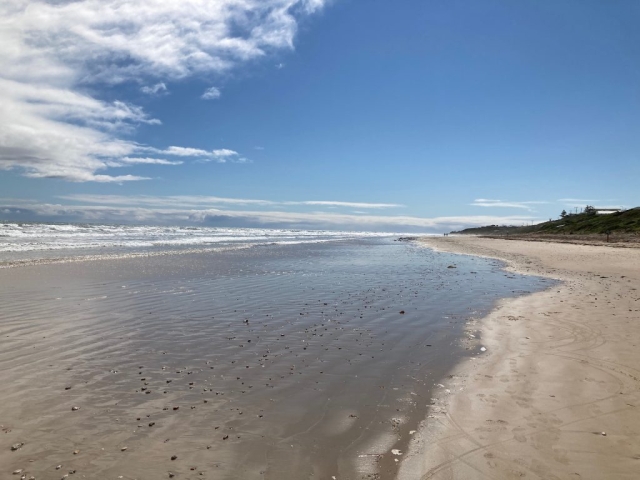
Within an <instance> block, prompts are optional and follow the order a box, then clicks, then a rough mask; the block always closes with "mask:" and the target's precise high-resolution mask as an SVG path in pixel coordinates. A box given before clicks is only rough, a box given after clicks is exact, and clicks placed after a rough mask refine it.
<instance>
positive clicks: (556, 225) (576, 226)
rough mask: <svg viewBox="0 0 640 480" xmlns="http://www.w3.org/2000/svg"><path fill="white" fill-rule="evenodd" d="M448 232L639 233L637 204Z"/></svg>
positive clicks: (638, 208)
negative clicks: (536, 221) (544, 219)
mask: <svg viewBox="0 0 640 480" xmlns="http://www.w3.org/2000/svg"><path fill="white" fill-rule="evenodd" d="M451 233H457V234H471V235H514V234H515V235H526V234H551V235H574V234H576V235H594V234H599V235H606V234H607V233H609V234H614V233H615V234H622V233H624V234H636V235H640V207H636V208H631V209H629V210H623V211H619V212H613V213H606V214H602V213H598V211H597V210H596V209H594V208H593V207H587V208H585V209H584V211H583V212H582V213H578V214H568V213H567V212H566V211H563V212H562V214H561V216H560V218H559V219H558V220H549V221H548V222H542V223H538V224H534V225H524V226H515V225H487V226H484V227H474V228H466V229H464V230H460V231H457V232H451Z"/></svg>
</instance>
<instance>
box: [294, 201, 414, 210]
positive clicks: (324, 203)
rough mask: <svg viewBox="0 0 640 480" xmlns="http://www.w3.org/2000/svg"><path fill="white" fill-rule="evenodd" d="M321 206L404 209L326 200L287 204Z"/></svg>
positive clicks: (388, 205)
mask: <svg viewBox="0 0 640 480" xmlns="http://www.w3.org/2000/svg"><path fill="white" fill-rule="evenodd" d="M296 204H297V205H321V206H329V207H353V208H394V207H404V205H400V204H397V203H359V202H333V201H326V200H308V201H305V202H289V203H287V205H296Z"/></svg>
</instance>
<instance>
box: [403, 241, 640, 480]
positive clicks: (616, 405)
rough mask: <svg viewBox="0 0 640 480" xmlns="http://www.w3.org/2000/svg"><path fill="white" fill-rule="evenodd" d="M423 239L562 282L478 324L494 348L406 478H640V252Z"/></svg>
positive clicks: (456, 391)
mask: <svg viewBox="0 0 640 480" xmlns="http://www.w3.org/2000/svg"><path fill="white" fill-rule="evenodd" d="M421 241H422V242H423V244H424V245H425V246H428V247H430V248H434V249H437V250H440V251H447V252H455V253H462V254H470V255H479V256H487V257H491V258H497V259H501V260H503V261H505V262H507V264H508V265H509V267H508V269H509V270H511V271H517V272H521V273H526V274H535V275H542V276H547V277H553V278H556V279H559V280H561V281H562V282H563V283H562V284H560V285H559V286H557V287H553V288H550V289H548V290H546V291H544V292H540V293H535V294H532V295H529V296H525V297H520V298H516V299H510V300H504V301H501V302H500V303H499V305H498V306H497V308H496V309H495V310H494V311H493V312H492V313H490V314H489V315H488V316H487V317H485V318H483V319H481V320H480V321H478V322H470V324H469V325H468V326H467V329H468V334H469V338H470V340H469V341H470V342H472V343H473V344H476V345H482V346H483V347H485V348H486V351H485V352H484V353H483V355H481V356H479V357H477V358H469V359H466V360H464V361H463V362H462V363H461V364H459V365H458V366H457V367H456V368H454V369H453V370H452V371H451V372H450V375H449V377H448V378H447V381H446V382H444V385H443V386H442V388H441V389H440V391H441V393H440V395H439V396H438V398H437V399H436V401H435V402H434V407H433V409H432V412H431V414H430V415H429V418H428V419H427V421H426V422H425V423H424V424H423V426H422V429H421V431H422V435H421V436H420V437H417V438H416V441H414V442H413V444H412V448H411V452H410V455H409V457H408V458H407V459H406V460H405V462H404V463H403V467H402V468H401V471H400V478H402V479H417V478H420V479H439V480H444V479H515V478H535V479H637V478H639V475H640V474H639V472H640V413H639V410H638V408H639V407H640V388H639V387H640V355H639V354H638V347H639V341H640V340H639V339H640V290H639V289H640V249H633V248H609V247H600V246H587V245H572V244H559V243H549V242H526V241H514V240H499V239H487V238H478V237H459V236H458V237H447V238H437V237H429V238H425V239H422V240H421ZM472 336H473V337H475V338H473V337H472Z"/></svg>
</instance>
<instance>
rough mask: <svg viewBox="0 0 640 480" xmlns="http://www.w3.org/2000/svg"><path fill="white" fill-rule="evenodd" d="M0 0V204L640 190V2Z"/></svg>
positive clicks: (96, 208) (504, 204) (388, 204)
mask: <svg viewBox="0 0 640 480" xmlns="http://www.w3.org/2000/svg"><path fill="white" fill-rule="evenodd" d="M25 5H27V6H25ZM0 18H1V20H0V27H1V28H0V62H1V63H2V65H6V66H8V68H3V69H2V72H0V87H1V88H0V100H1V101H0V218H5V219H18V220H24V219H30V220H45V221H47V220H55V221H95V222H101V221H108V222H114V221H115V222H120V221H128V222H142V223H156V222H158V223H180V224H183V223H194V224H205V225H225V226H227V225H238V226H263V225H267V226H277V227H282V226H290V227H317V228H340V229H354V230H394V231H426V232H429V231H432V232H438V231H448V230H449V229H452V228H460V227H462V226H471V225H481V224H486V223H510V224H511V223H516V224H518V223H524V222H531V221H539V220H546V219H548V218H550V217H556V216H557V215H558V214H559V213H560V211H561V210H562V209H563V208H566V209H570V208H575V207H576V206H584V205H585V204H587V203H588V204H594V205H596V206H624V207H632V206H637V205H638V204H640V201H639V199H638V191H639V190H640V189H638V187H637V185H638V183H639V180H640V160H639V158H638V152H640V134H638V131H639V127H640V31H639V30H638V28H637V25H638V23H639V21H640V3H638V2H636V1H635V0H633V1H617V2H603V1H577V0H576V1H563V2H553V1H520V2H512V1H491V0H487V1H482V2H471V1H426V0H419V1H418V0H416V1H412V0H406V1H403V2H389V1H379V0H367V1H363V0H360V1H355V0H333V1H325V0H298V1H296V0H247V1H244V2H238V1H237V0H218V1H207V2H205V1H196V0H189V1H186V0H182V1H165V2H161V4H159V5H158V4H156V2H154V1H152V0H144V1H142V0H141V1H139V2H122V1H120V0H79V1H74V2H66V1H55V2H53V1H50V2H43V1H40V2H36V1H33V2H27V3H25V2H23V1H21V0H9V1H8V2H3V4H2V5H1V6H0Z"/></svg>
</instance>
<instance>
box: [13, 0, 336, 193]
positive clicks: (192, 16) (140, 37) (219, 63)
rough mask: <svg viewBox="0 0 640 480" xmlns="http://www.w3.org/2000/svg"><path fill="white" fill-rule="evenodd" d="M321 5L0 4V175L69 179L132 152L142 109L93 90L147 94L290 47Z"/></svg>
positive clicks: (41, 0)
mask: <svg viewBox="0 0 640 480" xmlns="http://www.w3.org/2000/svg"><path fill="white" fill-rule="evenodd" d="M325 3H326V0H243V1H238V0H216V1H215V2H214V1H209V2H203V1H202V0H165V1H158V0H138V1H136V2H124V1H122V0H73V1H71V0H33V1H25V0H5V1H3V2H0V65H2V69H1V70H0V169H4V170H9V169H16V168H17V169H20V170H21V171H23V172H24V174H25V175H28V176H31V177H54V178H63V179H66V180H71V181H99V182H105V181H127V180H140V179H141V177H136V176H133V175H124V176H117V177H112V176H110V175H108V174H106V173H104V174H98V173H97V172H99V171H101V170H105V169H107V168H109V167H110V165H113V162H115V163H119V164H123V163H126V162H122V158H123V157H131V156H132V155H136V154H139V153H140V145H138V144H137V143H135V142H133V141H131V140H128V139H127V138H126V137H125V136H124V134H130V133H131V132H132V131H133V130H134V129H135V127H136V126H137V125H139V124H141V123H147V124H158V123H160V122H159V120H158V119H154V118H151V117H150V116H148V115H147V114H146V113H145V112H144V111H143V109H142V108H141V107H139V106H136V105H132V104H131V103H128V102H125V101H107V100H103V99H101V98H100V97H99V96H98V95H97V94H96V93H95V92H99V91H101V89H103V88H108V87H109V86H113V85H116V84H120V83H123V82H131V83H134V84H138V85H147V86H146V87H145V86H143V87H141V89H142V91H143V92H145V93H151V94H154V93H155V94H157V93H161V92H163V91H165V90H166V84H165V82H166V81H179V80H182V79H185V78H188V77H190V76H193V75H198V74H219V73H224V72H227V71H229V70H230V69H233V68H234V67H237V66H239V65H241V64H245V63H247V62H251V61H254V60H256V59H260V58H262V57H264V56H266V55H268V54H269V53H270V52H273V51H276V50H280V49H290V48H292V46H293V39H294V37H295V34H296V30H297V22H298V18H299V17H300V16H304V15H309V14H312V13H314V12H316V11H318V10H320V9H321V8H323V6H324V5H325Z"/></svg>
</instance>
